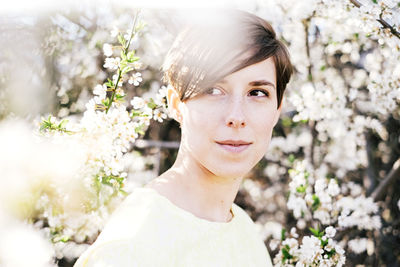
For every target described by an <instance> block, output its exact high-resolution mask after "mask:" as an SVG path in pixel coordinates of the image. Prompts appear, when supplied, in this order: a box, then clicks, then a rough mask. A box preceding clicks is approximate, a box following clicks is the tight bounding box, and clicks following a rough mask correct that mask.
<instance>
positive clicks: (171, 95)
mask: <svg viewBox="0 0 400 267" xmlns="http://www.w3.org/2000/svg"><path fill="white" fill-rule="evenodd" d="M167 102H168V112H169V114H171V116H172V118H174V119H175V120H176V121H177V122H179V123H181V122H182V115H181V111H180V109H179V106H180V104H181V102H182V101H181V99H180V97H179V94H178V92H177V91H176V89H175V88H174V87H172V86H171V85H170V86H168V89H167Z"/></svg>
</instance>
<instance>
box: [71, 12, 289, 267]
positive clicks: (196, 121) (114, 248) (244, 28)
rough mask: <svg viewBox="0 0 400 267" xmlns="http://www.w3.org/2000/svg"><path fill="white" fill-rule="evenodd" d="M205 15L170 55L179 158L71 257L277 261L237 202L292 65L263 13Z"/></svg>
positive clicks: (164, 262)
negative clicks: (98, 234)
mask: <svg viewBox="0 0 400 267" xmlns="http://www.w3.org/2000/svg"><path fill="white" fill-rule="evenodd" d="M207 15H208V16H207V17H203V20H202V23H192V24H191V25H189V26H187V27H186V28H185V29H184V30H183V31H182V32H181V33H180V34H179V35H178V37H177V39H176V41H175V42H174V44H173V46H172V48H171V49H170V51H169V53H168V55H167V58H166V60H165V65H164V70H165V77H166V80H167V81H168V83H169V84H170V86H169V89H168V94H167V99H168V107H169V109H170V113H171V114H172V116H173V117H174V119H175V120H177V121H178V122H179V123H180V125H181V130H182V137H181V144H180V148H179V152H178V156H177V159H176V162H175V163H174V165H173V166H172V167H171V168H170V169H169V170H168V171H166V172H165V173H163V174H162V175H160V176H159V177H157V178H155V179H154V180H153V181H151V182H150V183H149V184H147V185H146V186H145V187H144V188H138V189H136V190H134V192H132V193H131V194H130V195H129V196H128V197H127V199H126V200H125V201H124V203H123V204H122V205H121V207H119V208H118V209H117V211H116V212H115V213H114V214H113V216H112V218H111V219H110V221H109V223H108V224H107V226H106V227H105V229H104V230H103V232H102V233H101V234H100V236H99V238H98V239H97V241H96V242H95V244H94V245H92V246H91V247H90V248H89V249H88V251H86V252H85V253H84V254H83V255H82V256H81V257H80V259H79V260H78V262H77V263H76V265H75V266H79V267H80V266H99V267H100V266H116V267H117V266H118V267H123V266H151V267H154V266H182V267H183V266H191V267H192V266H218V267H221V266H272V264H271V260H270V257H269V254H268V251H267V249H266V247H265V245H264V243H263V241H262V240H261V238H260V237H259V236H258V235H257V232H256V230H255V225H254V222H253V221H252V220H251V219H250V217H249V216H248V215H247V214H246V212H245V211H244V210H243V209H242V208H240V207H239V206H237V205H236V204H234V203H233V202H234V199H235V197H236V194H237V192H238V190H239V186H240V184H241V182H242V180H243V177H244V176H245V175H246V174H247V173H248V172H249V171H250V170H251V169H252V167H254V165H256V163H257V162H258V161H259V160H260V159H261V158H262V157H263V155H265V153H266V151H267V147H268V144H269V142H270V139H271V134H272V129H273V127H274V126H275V124H276V123H277V121H278V118H279V115H280V111H281V101H282V96H283V92H284V90H285V87H286V84H287V83H288V81H289V79H290V76H291V73H292V66H291V63H290V59H289V55H288V53H287V51H286V49H285V47H284V45H283V44H282V43H281V42H280V41H279V40H277V39H276V36H275V33H274V31H273V29H272V27H271V26H270V25H269V24H268V23H267V22H266V21H264V20H263V19H261V18H259V17H257V16H255V15H252V14H249V13H246V12H242V11H232V10H230V11H227V10H224V11H221V10H220V11H215V13H213V12H207ZM215 19H216V20H215ZM204 22H206V23H204Z"/></svg>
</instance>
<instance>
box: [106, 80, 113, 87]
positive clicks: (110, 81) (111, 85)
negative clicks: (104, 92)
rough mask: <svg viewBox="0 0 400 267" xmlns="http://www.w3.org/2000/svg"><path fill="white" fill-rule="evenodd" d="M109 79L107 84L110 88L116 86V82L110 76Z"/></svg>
mask: <svg viewBox="0 0 400 267" xmlns="http://www.w3.org/2000/svg"><path fill="white" fill-rule="evenodd" d="M107 80H108V82H106V83H105V85H106V86H107V87H108V88H114V82H113V81H112V80H111V79H110V78H108V79H107Z"/></svg>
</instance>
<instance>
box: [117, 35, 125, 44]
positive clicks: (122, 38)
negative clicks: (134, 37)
mask: <svg viewBox="0 0 400 267" xmlns="http://www.w3.org/2000/svg"><path fill="white" fill-rule="evenodd" d="M118 42H119V43H120V44H121V45H122V46H125V43H126V41H125V38H124V37H123V36H122V35H121V34H118Z"/></svg>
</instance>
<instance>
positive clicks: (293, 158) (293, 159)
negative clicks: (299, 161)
mask: <svg viewBox="0 0 400 267" xmlns="http://www.w3.org/2000/svg"><path fill="white" fill-rule="evenodd" d="M288 160H289V162H290V163H293V162H294V161H295V160H296V157H295V156H294V155H293V154H290V155H289V158H288Z"/></svg>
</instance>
